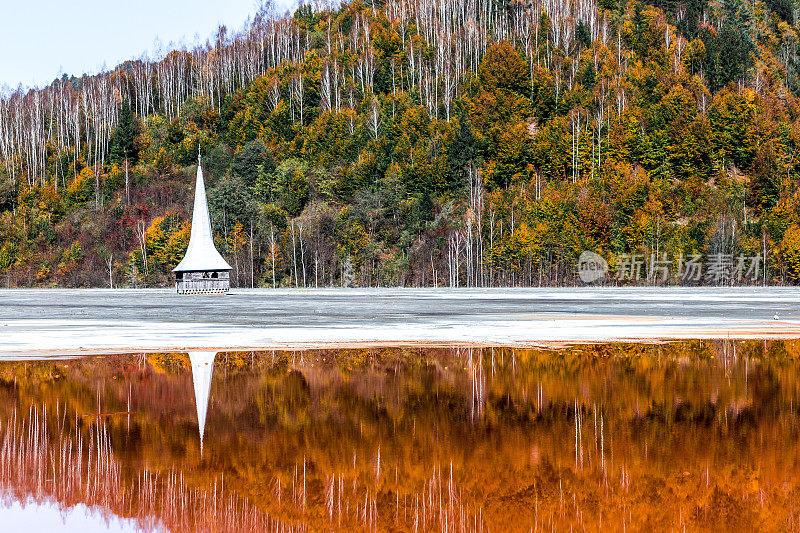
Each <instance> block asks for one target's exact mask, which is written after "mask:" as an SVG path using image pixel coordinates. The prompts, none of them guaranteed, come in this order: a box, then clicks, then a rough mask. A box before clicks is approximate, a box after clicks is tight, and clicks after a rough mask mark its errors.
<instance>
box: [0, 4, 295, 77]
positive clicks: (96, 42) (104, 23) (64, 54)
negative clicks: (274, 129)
mask: <svg viewBox="0 0 800 533" xmlns="http://www.w3.org/2000/svg"><path fill="white" fill-rule="evenodd" d="M276 4H277V5H278V6H280V7H281V9H286V8H287V7H288V6H289V5H290V4H294V1H293V0H277V1H276ZM255 11H256V0H129V1H120V0H0V87H3V86H8V87H11V88H14V87H16V86H17V85H18V84H20V83H21V84H22V85H23V86H33V85H38V86H42V85H47V84H49V83H50V82H51V81H53V79H54V78H56V77H57V76H59V75H60V74H61V73H67V74H70V75H72V74H74V75H76V76H79V75H81V74H83V73H84V72H85V73H87V74H94V73H96V72H98V71H99V70H100V69H101V68H102V67H103V66H104V65H105V66H107V67H108V68H112V67H114V66H116V65H117V64H119V63H121V62H122V61H125V60H126V59H132V58H137V57H139V56H141V54H142V53H143V52H148V53H150V54H151V55H152V52H153V51H154V49H155V48H156V47H157V44H158V42H160V44H161V47H162V48H163V49H168V48H169V44H170V42H174V43H180V42H184V43H186V44H187V45H188V44H192V43H194V42H195V41H196V40H201V41H205V40H206V39H207V38H209V37H210V36H211V35H212V33H214V31H215V30H216V28H217V26H218V25H219V24H224V25H226V26H228V28H230V29H239V28H240V27H241V26H242V24H243V23H244V21H245V20H246V19H247V18H248V17H249V16H252V15H253V14H254V13H255ZM157 40H158V42H157Z"/></svg>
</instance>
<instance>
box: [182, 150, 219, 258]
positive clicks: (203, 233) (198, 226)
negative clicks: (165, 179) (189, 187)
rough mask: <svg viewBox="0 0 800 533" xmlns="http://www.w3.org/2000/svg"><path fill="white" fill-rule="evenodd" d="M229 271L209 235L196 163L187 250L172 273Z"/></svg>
mask: <svg viewBox="0 0 800 533" xmlns="http://www.w3.org/2000/svg"><path fill="white" fill-rule="evenodd" d="M230 269H231V266H230V265H229V264H228V262H227V261H225V259H223V258H222V256H221V255H219V252H218V251H217V248H216V247H215V246H214V238H213V237H212V235H211V219H210V218H209V216H208V203H207V202H206V185H205V182H203V171H202V169H201V168H200V163H199V161H198V164H197V185H196V186H195V191H194V210H193V211H192V233H191V235H190V236H189V248H188V249H187V250H186V255H185V256H184V257H183V260H182V261H181V262H180V263H178V266H176V267H175V268H173V269H172V271H173V272H190V271H203V270H230Z"/></svg>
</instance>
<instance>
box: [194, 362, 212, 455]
mask: <svg viewBox="0 0 800 533" xmlns="http://www.w3.org/2000/svg"><path fill="white" fill-rule="evenodd" d="M216 355H217V352H189V361H190V362H191V364H192V382H193V383H194V403H195V406H196V407H197V425H198V428H199V430H200V456H202V455H203V436H204V434H205V430H206V414H207V412H208V396H209V393H210V392H211V374H212V372H213V371H214V356H216Z"/></svg>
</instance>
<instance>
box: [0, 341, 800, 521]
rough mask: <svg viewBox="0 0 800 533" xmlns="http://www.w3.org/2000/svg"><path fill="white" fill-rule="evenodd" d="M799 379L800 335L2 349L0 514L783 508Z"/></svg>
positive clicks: (706, 515)
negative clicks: (6, 356)
mask: <svg viewBox="0 0 800 533" xmlns="http://www.w3.org/2000/svg"><path fill="white" fill-rule="evenodd" d="M799 401H800V342H797V341H737V342H730V341H687V342H676V343H670V344H649V345H646V344H645V345H643V344H596V345H577V346H572V347H567V348H561V349H536V350H522V349H500V348H485V349H467V348H452V349H449V348H441V349H373V350H335V351H334V350H331V351H320V350H317V351H284V352H281V351H275V352H272V351H268V352H221V353H217V354H216V355H215V354H213V353H210V354H209V353H192V354H191V355H190V354H187V353H171V354H138V355H107V356H98V357H84V358H75V359H68V360H42V361H16V362H14V361H5V362H0V491H2V494H4V505H3V506H0V522H2V521H3V516H4V513H10V512H15V513H19V512H21V511H20V508H21V502H24V503H27V504H28V507H27V508H28V509H29V510H32V512H34V511H35V509H36V508H37V506H53V505H55V506H58V507H60V508H62V509H66V510H69V509H75V508H83V507H88V508H90V509H93V510H94V511H93V512H95V513H96V514H97V513H99V514H100V515H104V516H107V517H114V521H111V522H110V523H112V525H113V524H117V523H125V524H129V523H134V524H136V526H137V527H139V528H141V529H144V530H152V529H167V530H173V531H191V530H199V531H208V530H220V531H247V530H269V531H275V530H278V531H281V530H283V531H292V530H314V531H317V530H348V531H349V530H365V531H437V530H440V531H478V530H479V531H530V530H534V531H537V530H557V531H568V530H570V529H572V530H573V531H575V530H582V529H584V528H585V529H588V530H604V531H605V530H627V529H631V528H632V529H633V530H642V529H653V530H659V531H660V530H683V529H684V528H685V529H686V530H708V529H713V530H722V529H727V530H735V531H738V530H748V531H750V530H753V529H759V530H772V531H787V530H798V529H800V521H799V520H800V509H798V505H797V504H796V503H795V502H797V501H798V500H799V498H798V497H800V451H798V447H797V441H798V436H800V435H799V433H800V426H798V422H799V421H800V413H799V412H798V402H799ZM22 512H24V511H22ZM6 516H8V515H6ZM119 520H123V522H119Z"/></svg>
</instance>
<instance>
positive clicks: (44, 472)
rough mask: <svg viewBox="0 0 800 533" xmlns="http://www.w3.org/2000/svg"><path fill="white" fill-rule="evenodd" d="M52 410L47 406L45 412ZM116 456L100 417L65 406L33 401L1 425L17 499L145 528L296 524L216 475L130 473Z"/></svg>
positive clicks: (2, 451) (6, 472)
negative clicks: (81, 507) (85, 417)
mask: <svg viewBox="0 0 800 533" xmlns="http://www.w3.org/2000/svg"><path fill="white" fill-rule="evenodd" d="M51 415H52V412H51ZM128 470H129V469H128V468H126V466H125V465H124V464H122V463H121V462H120V460H119V459H118V458H117V457H116V456H115V453H114V450H113V446H112V442H111V436H110V433H109V431H108V426H107V424H106V422H105V420H104V419H103V418H101V417H98V418H96V419H95V420H92V421H90V422H89V423H88V424H85V425H84V424H82V423H81V421H80V420H79V419H78V418H77V417H73V416H70V415H68V414H67V413H66V411H62V410H60V409H57V410H56V413H55V417H53V416H49V417H48V413H47V408H46V407H42V408H39V407H38V406H33V405H32V406H31V407H30V409H29V410H28V413H27V416H23V417H19V418H18V417H17V412H16V411H14V413H13V416H12V418H10V419H7V420H5V421H3V424H2V427H0V485H1V486H2V490H3V492H4V493H5V494H6V496H8V495H11V496H12V497H13V498H14V499H16V500H18V501H22V502H25V501H28V500H30V499H32V500H33V501H35V502H46V501H55V502H57V503H58V504H59V505H62V506H64V507H70V506H73V505H77V504H79V503H83V504H85V505H87V506H88V507H98V508H99V509H100V510H101V512H103V513H113V514H115V515H118V516H121V517H126V518H127V517H129V518H133V519H135V520H136V522H137V525H138V526H139V527H140V528H142V529H145V530H153V529H162V528H166V529H168V530H171V531H237V532H238V531H268V530H273V531H277V530H278V528H280V530H281V531H300V530H304V529H305V528H304V527H302V526H297V525H293V524H287V523H285V522H282V521H280V520H276V519H274V518H272V517H270V516H269V515H268V514H267V513H264V512H262V511H260V510H259V509H256V508H255V507H253V505H252V504H251V503H250V502H249V501H248V500H247V499H243V498H241V497H239V495H237V494H236V492H235V491H231V490H226V489H225V487H224V483H223V480H222V479H220V480H219V481H216V480H215V482H214V483H213V485H210V486H197V485H195V486H188V485H187V484H186V483H185V482H184V473H183V472H179V471H177V470H175V469H170V470H168V471H161V472H159V471H151V470H148V469H147V468H144V469H142V470H141V471H138V472H129V471H128Z"/></svg>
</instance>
